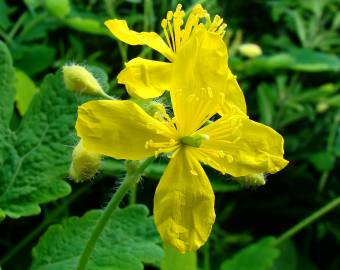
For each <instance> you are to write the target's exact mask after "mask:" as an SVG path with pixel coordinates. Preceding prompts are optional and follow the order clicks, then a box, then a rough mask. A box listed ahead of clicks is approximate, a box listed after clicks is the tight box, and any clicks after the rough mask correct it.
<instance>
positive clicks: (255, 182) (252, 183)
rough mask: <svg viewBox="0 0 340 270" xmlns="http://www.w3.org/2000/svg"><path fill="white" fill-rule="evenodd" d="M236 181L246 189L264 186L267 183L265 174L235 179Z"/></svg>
mask: <svg viewBox="0 0 340 270" xmlns="http://www.w3.org/2000/svg"><path fill="white" fill-rule="evenodd" d="M234 180H235V181H237V182H239V184H241V185H242V186H244V187H257V186H263V185H264V184H265V183H266V179H265V176H264V174H263V173H256V174H252V175H247V176H241V177H235V178H234Z"/></svg>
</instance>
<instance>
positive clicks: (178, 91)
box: [64, 5, 288, 269]
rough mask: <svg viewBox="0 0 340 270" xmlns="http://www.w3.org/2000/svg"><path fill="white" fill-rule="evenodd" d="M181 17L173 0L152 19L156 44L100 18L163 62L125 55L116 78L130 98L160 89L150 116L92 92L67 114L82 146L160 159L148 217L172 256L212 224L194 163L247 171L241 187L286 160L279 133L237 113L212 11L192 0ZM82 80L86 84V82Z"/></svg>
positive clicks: (194, 245) (236, 173)
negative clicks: (156, 22) (162, 164)
mask: <svg viewBox="0 0 340 270" xmlns="http://www.w3.org/2000/svg"><path fill="white" fill-rule="evenodd" d="M184 15H185V13H184V11H183V10H182V9H181V5H178V6H177V8H176V11H175V12H171V11H169V12H168V14H167V16H166V18H165V19H164V20H163V21H162V28H163V30H164V33H163V34H164V37H165V41H164V40H163V39H162V38H161V36H159V35H158V34H156V33H154V32H141V33H138V32H135V31H133V30H130V29H129V28H128V26H127V23H126V22H125V21H124V20H117V19H113V20H108V21H107V22H106V23H105V24H106V26H107V27H108V28H109V29H110V31H111V32H112V33H113V34H114V35H115V36H116V37H117V38H118V39H120V40H122V41H124V42H126V43H128V44H130V45H147V46H149V47H151V48H153V49H155V50H157V51H158V52H160V53H161V54H163V55H164V56H165V57H166V58H167V59H168V60H169V61H170V62H161V61H154V60H149V59H142V58H135V59H132V60H131V61H129V62H128V63H127V64H126V67H125V69H123V70H122V71H121V72H120V74H119V75H118V82H119V83H121V84H124V85H125V86H126V89H127V91H128V93H129V94H130V95H131V96H133V97H137V98H142V99H143V98H155V97H158V96H160V95H162V94H163V93H164V92H165V91H166V90H167V91H169V93H170V98H171V105H170V106H168V105H164V104H162V103H155V104H156V105H155V106H154V110H153V112H152V113H150V112H147V111H145V110H144V109H142V108H141V107H140V106H139V105H137V104H136V103H135V102H133V101H131V100H113V99H112V98H111V97H109V96H108V95H107V94H106V93H103V92H102V90H101V89H100V91H97V93H94V94H98V95H100V96H102V97H104V98H105V99H106V100H93V101H89V102H86V103H84V104H83V105H81V106H80V107H79V109H78V118H77V121H76V130H77V135H78V136H79V138H80V139H81V147H82V148H83V150H84V153H86V151H88V152H90V153H95V154H97V155H98V157H99V156H101V155H103V156H108V157H112V158H114V159H124V160H136V161H138V160H145V159H146V160H150V158H151V159H153V158H155V157H158V156H160V155H163V156H166V157H168V158H169V163H168V165H167V167H166V169H165V171H164V173H163V176H162V177H161V179H160V182H159V184H158V186H157V189H156V191H155V196H154V211H153V213H154V221H155V224H156V227H157V229H158V232H159V234H160V236H161V239H162V240H163V241H164V242H165V243H167V244H170V245H171V246H172V247H174V248H175V249H176V250H178V251H179V252H181V253H185V252H190V251H195V250H197V249H198V248H200V247H201V246H202V245H203V244H204V243H205V242H206V241H207V239H208V237H209V234H210V232H211V228H212V225H213V224H214V221H215V211H214V193H213V190H212V187H211V184H210V182H209V179H208V176H207V175H206V173H205V171H204V169H203V167H202V165H207V166H210V167H212V168H213V169H215V170H217V171H219V172H220V173H221V174H228V175H231V176H233V177H247V179H248V180H247V181H248V184H249V181H251V179H257V180H256V181H255V180H254V185H258V184H264V181H262V180H263V177H262V180H261V181H260V180H258V178H259V176H263V173H275V172H277V171H279V170H281V169H283V168H284V167H285V166H286V165H287V163H288V162H287V161H286V160H285V159H284V158H283V153H284V152H283V138H282V136H281V135H280V134H278V133H277V132H276V131H274V130H273V129H272V128H270V127H268V126H265V125H263V124H260V123H257V122H254V121H252V120H250V119H249V117H248V116H247V114H246V104H245V99H244V96H243V93H242V90H241V89H240V87H239V85H238V83H237V81H236V77H235V76H234V75H233V74H232V73H231V71H230V69H229V68H228V54H227V47H226V45H225V43H224V41H223V39H222V37H223V35H224V30H225V27H226V24H224V23H223V20H222V19H221V18H220V17H219V16H215V18H214V19H213V20H212V21H211V20H210V16H209V14H208V12H207V11H206V10H204V9H203V7H202V6H201V5H196V6H195V7H194V8H193V10H192V11H191V13H190V14H189V15H188V19H187V20H186V23H184V21H183V18H184ZM203 21H204V22H203ZM71 68H72V67H71ZM77 68H78V70H79V67H77ZM65 71H67V72H65ZM70 72H71V74H72V75H74V74H75V73H72V69H71V70H69V69H66V70H65V69H64V77H65V79H66V82H68V80H69V79H70V77H68V75H67V73H69V74H70ZM82 72H83V71H82ZM79 74H80V73H79ZM81 74H83V75H81ZM81 74H80V76H78V78H76V80H77V82H78V85H79V84H81V83H79V82H82V81H85V82H84V83H83V84H81V85H86V81H87V80H88V78H89V76H88V75H84V74H85V73H81ZM71 79H74V76H73V77H72V78H71ZM68 83H69V84H70V85H74V84H72V83H70V82H68ZM90 85H96V84H95V83H93V81H92V79H91V83H90ZM92 88H93V87H92ZM94 88H95V87H94ZM72 90H75V89H72ZM79 90H81V89H79ZM78 152H79V151H78ZM78 160H81V159H79V157H78ZM96 160H97V159H96ZM79 167H80V168H81V166H79ZM136 170H138V172H137V173H136V174H135V176H136V179H137V180H135V181H130V186H129V187H128V188H127V189H126V191H127V190H128V189H129V188H130V187H131V186H132V185H134V184H135V183H136V182H137V181H138V179H139V178H138V177H139V176H140V174H141V173H142V171H141V170H140V167H138V166H137V167H136ZM78 175H79V174H78ZM80 175H81V174H80ZM132 175H133V173H132ZM252 175H254V176H256V177H254V178H252ZM260 178H261V177H260ZM130 180H131V179H130ZM78 181H80V180H78ZM122 185H124V182H123V184H122ZM118 191H119V190H118ZM118 191H117V192H118ZM118 203H119V202H118ZM109 206H110V203H109ZM113 210H114V209H113ZM90 251H91V250H90V249H89V251H88V252H89V253H90ZM84 257H86V256H84ZM78 269H80V268H78Z"/></svg>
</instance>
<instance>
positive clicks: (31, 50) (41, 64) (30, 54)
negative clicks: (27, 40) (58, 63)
mask: <svg viewBox="0 0 340 270" xmlns="http://www.w3.org/2000/svg"><path fill="white" fill-rule="evenodd" d="M11 52H12V55H13V58H14V63H15V66H16V67H18V68H20V69H21V70H23V71H25V72H26V73H27V74H28V75H30V76H33V75H35V74H37V73H39V72H41V71H43V70H45V69H46V68H48V67H49V66H51V65H52V63H53V61H54V56H55V49H54V48H52V47H49V46H47V45H30V46H23V45H16V46H13V47H12V48H11Z"/></svg>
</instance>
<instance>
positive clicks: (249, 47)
mask: <svg viewBox="0 0 340 270" xmlns="http://www.w3.org/2000/svg"><path fill="white" fill-rule="evenodd" d="M238 50H239V52H240V53H241V54H242V55H244V56H246V57H249V58H254V57H257V56H260V55H262V49H261V47H260V46H259V45H257V44H254V43H244V44H242V45H240V46H239V48H238Z"/></svg>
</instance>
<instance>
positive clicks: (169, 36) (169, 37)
mask: <svg viewBox="0 0 340 270" xmlns="http://www.w3.org/2000/svg"><path fill="white" fill-rule="evenodd" d="M184 16H185V12H184V11H183V10H182V5H181V4H178V5H177V7H176V10H175V12H172V11H168V13H167V15H166V18H165V19H163V20H162V23H161V25H162V28H163V32H164V36H165V39H166V42H167V43H168V46H169V47H170V49H171V50H172V51H173V52H176V51H178V50H179V49H180V47H181V45H182V44H183V42H185V41H186V40H188V39H189V37H190V35H191V34H192V33H193V32H195V31H196V30H198V29H202V28H205V29H207V30H208V31H210V32H215V33H217V34H218V35H220V36H221V37H223V36H224V34H225V28H226V27H227V25H226V24H225V23H223V19H222V18H221V17H220V16H218V15H216V16H215V17H214V20H213V21H212V22H211V20H210V16H209V14H208V12H207V11H206V10H205V9H203V7H202V6H201V5H200V4H198V5H196V6H194V8H193V9H192V11H191V12H190V14H189V17H188V19H187V21H186V23H185V27H184V29H182V25H183V24H184V21H183V18H184ZM202 18H205V20H206V21H205V25H203V24H202V23H200V19H202Z"/></svg>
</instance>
